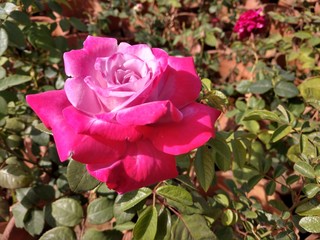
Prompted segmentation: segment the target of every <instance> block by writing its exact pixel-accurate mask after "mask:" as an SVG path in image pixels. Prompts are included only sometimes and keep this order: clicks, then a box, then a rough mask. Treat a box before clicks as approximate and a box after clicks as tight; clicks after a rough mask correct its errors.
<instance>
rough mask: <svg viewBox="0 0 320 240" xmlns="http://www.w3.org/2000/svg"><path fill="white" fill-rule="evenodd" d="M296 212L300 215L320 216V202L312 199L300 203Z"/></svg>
mask: <svg viewBox="0 0 320 240" xmlns="http://www.w3.org/2000/svg"><path fill="white" fill-rule="evenodd" d="M296 213H297V214H299V215H300V216H310V215H313V216H320V203H319V201H317V200H316V199H311V200H309V201H307V202H304V203H302V204H301V205H299V206H298V207H297V208H296Z"/></svg>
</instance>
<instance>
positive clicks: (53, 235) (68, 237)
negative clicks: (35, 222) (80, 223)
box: [39, 227, 77, 240]
mask: <svg viewBox="0 0 320 240" xmlns="http://www.w3.org/2000/svg"><path fill="white" fill-rule="evenodd" d="M76 239H77V238H76V234H75V233H74V231H72V230H71V229H70V228H68V227H55V228H53V229H51V230H49V231H47V232H45V233H44V234H43V235H42V236H41V237H40V239H39V240H76Z"/></svg>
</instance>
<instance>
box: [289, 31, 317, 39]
mask: <svg viewBox="0 0 320 240" xmlns="http://www.w3.org/2000/svg"><path fill="white" fill-rule="evenodd" d="M294 36H295V37H297V38H300V39H302V40H304V39H309V38H312V37H313V36H312V34H311V33H309V32H306V31H298V32H296V33H295V34H294Z"/></svg>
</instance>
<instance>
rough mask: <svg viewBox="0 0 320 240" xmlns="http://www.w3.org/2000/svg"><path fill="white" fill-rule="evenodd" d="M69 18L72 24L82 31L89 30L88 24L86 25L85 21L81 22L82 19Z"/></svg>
mask: <svg viewBox="0 0 320 240" xmlns="http://www.w3.org/2000/svg"><path fill="white" fill-rule="evenodd" d="M69 20H70V23H71V25H72V26H73V27H74V28H75V29H77V30H79V31H82V32H86V31H87V29H88V27H87V25H85V24H84V23H83V22H81V20H80V19H79V18H75V17H71V18H70V19H69Z"/></svg>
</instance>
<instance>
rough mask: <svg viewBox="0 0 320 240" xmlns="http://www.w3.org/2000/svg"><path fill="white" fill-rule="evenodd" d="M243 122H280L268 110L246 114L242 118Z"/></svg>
mask: <svg viewBox="0 0 320 240" xmlns="http://www.w3.org/2000/svg"><path fill="white" fill-rule="evenodd" d="M243 120H244V121H249V120H270V121H273V122H281V119H280V118H279V117H278V115H277V114H276V113H274V112H270V111H268V110H253V111H250V112H248V113H246V115H245V116H244V118H243Z"/></svg>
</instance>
